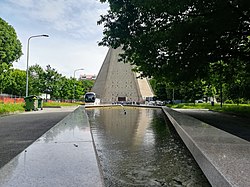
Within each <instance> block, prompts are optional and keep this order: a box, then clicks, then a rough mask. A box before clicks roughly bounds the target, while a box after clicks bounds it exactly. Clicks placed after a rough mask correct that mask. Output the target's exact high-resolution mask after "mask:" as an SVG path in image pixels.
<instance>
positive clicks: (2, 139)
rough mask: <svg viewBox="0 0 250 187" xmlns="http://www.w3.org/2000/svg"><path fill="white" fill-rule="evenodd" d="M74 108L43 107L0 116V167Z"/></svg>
mask: <svg viewBox="0 0 250 187" xmlns="http://www.w3.org/2000/svg"><path fill="white" fill-rule="evenodd" d="M75 108H76V107H65V108H44V110H41V111H34V112H25V113H19V114H15V115H9V116H2V117H0V168H1V167H2V166H4V165H5V164H6V163H7V162H9V161H10V160H11V159H12V158H14V157H15V156H16V155H18V154H19V153H20V152H22V151H23V150H24V149H25V148H27V147H28V146H29V145H30V144H32V143H33V142H34V141H35V140H36V139H38V138H39V137H40V136H42V135H43V134H44V133H45V132H46V131H48V130H49V129H50V128H51V127H53V126H54V125H56V124H57V123H58V122H59V121H61V120H62V119H63V118H64V117H66V116H67V115H68V114H69V113H70V112H72V111H74V109H75Z"/></svg>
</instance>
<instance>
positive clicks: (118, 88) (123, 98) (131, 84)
mask: <svg viewBox="0 0 250 187" xmlns="http://www.w3.org/2000/svg"><path fill="white" fill-rule="evenodd" d="M122 52H123V51H122V49H121V47H119V48H117V49H113V48H110V49H109V51H108V53H107V55H106V58H105V60H104V62H103V64H102V67H101V69H100V71H99V73H98V76H97V78H96V81H95V84H94V86H93V88H92V91H93V92H95V93H96V96H97V98H99V99H100V102H101V103H102V104H111V103H117V102H124V103H131V102H139V103H144V102H145V101H146V100H148V99H150V98H152V97H153V96H154V93H153V91H152V89H151V87H150V85H149V82H148V80H147V79H146V78H143V79H141V78H136V77H137V76H138V75H137V74H136V73H135V72H133V71H132V65H130V64H129V63H123V62H118V59H119V54H121V53H122Z"/></svg>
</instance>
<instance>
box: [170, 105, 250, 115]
mask: <svg viewBox="0 0 250 187" xmlns="http://www.w3.org/2000/svg"><path fill="white" fill-rule="evenodd" d="M168 107H170V108H183V109H209V110H212V111H217V112H224V113H233V114H236V115H240V116H250V105H249V104H239V105H237V104H223V106H222V107H220V104H215V105H214V106H212V105H211V104H208V103H196V104H194V103H180V104H174V105H168Z"/></svg>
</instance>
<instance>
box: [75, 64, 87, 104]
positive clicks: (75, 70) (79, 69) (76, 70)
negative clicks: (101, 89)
mask: <svg viewBox="0 0 250 187" xmlns="http://www.w3.org/2000/svg"><path fill="white" fill-rule="evenodd" d="M80 70H84V69H83V68H80V69H76V70H74V79H75V78H76V71H80ZM75 90H76V84H75V80H74V92H73V101H75Z"/></svg>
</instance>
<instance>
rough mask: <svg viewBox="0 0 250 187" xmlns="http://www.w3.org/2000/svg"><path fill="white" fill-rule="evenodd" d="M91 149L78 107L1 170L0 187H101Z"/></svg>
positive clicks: (87, 126) (87, 130)
mask: <svg viewBox="0 0 250 187" xmlns="http://www.w3.org/2000/svg"><path fill="white" fill-rule="evenodd" d="M26 130H27V129H26ZM93 146H94V145H93V141H92V136H91V133H90V127H89V123H88V119H87V116H86V113H85V111H84V109H83V107H79V108H78V109H76V110H75V111H74V112H72V113H70V114H69V115H67V116H66V117H65V118H64V119H63V120H61V121H60V122H59V123H57V124H56V125H55V126H54V127H52V128H51V129H50V130H49V131H47V132H46V133H45V134H44V135H42V136H41V137H40V138H39V139H37V140H36V141H35V142H34V143H33V144H31V145H30V146H29V147H27V148H26V149H25V150H24V151H22V152H21V153H20V154H19V155H17V156H16V157H15V158H14V159H12V160H11V161H10V162H9V163H8V164H6V165H5V166H3V167H2V168H1V169H0V186H1V187H2V186H4V187H9V186H20V187H32V186H38V187H50V186H55V187H57V186H58V187H59V186H60V187H63V186H65V187H66V186H67V187H68V186H83V187H84V186H86V187H88V186H93V187H95V186H96V187H99V186H102V177H101V175H100V172H99V168H98V163H97V161H96V155H95V151H94V147H93Z"/></svg>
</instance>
